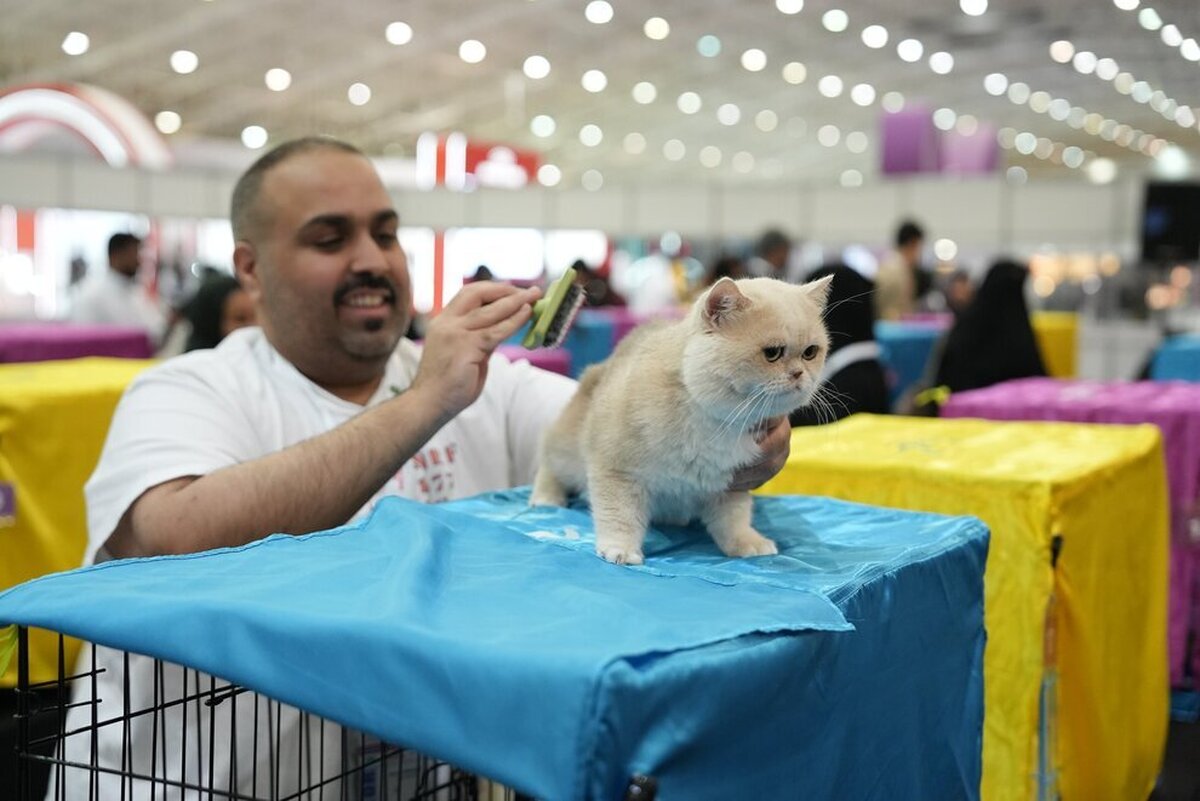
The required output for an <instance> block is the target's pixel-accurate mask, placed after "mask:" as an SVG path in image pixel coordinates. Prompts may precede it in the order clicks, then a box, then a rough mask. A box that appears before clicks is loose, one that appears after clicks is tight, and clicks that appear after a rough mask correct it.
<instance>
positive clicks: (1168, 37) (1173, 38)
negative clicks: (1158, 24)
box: [1159, 25, 1183, 47]
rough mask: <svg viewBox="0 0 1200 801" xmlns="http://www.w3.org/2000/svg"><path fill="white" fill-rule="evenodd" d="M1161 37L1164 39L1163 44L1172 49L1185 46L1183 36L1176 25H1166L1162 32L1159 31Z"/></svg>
mask: <svg viewBox="0 0 1200 801" xmlns="http://www.w3.org/2000/svg"><path fill="white" fill-rule="evenodd" d="M1159 36H1161V37H1162V40H1163V44H1165V45H1169V46H1170V47H1179V46H1180V45H1181V44H1183V34H1182V33H1180V32H1179V28H1177V27H1176V26H1174V25H1164V26H1163V28H1162V30H1161V31H1159Z"/></svg>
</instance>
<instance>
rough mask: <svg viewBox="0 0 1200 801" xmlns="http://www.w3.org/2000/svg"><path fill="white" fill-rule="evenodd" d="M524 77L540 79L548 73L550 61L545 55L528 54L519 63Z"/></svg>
mask: <svg viewBox="0 0 1200 801" xmlns="http://www.w3.org/2000/svg"><path fill="white" fill-rule="evenodd" d="M521 70H522V72H524V73H525V77H527V78H532V79H533V80H535V81H540V80H541V79H542V78H545V77H546V76H547V75H549V74H550V61H549V60H548V59H547V58H546V57H545V56H530V57H529V58H527V59H525V63H524V64H522V65H521Z"/></svg>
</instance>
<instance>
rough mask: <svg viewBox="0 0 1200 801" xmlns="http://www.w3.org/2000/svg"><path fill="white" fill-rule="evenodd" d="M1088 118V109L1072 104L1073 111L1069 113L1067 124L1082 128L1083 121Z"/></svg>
mask: <svg viewBox="0 0 1200 801" xmlns="http://www.w3.org/2000/svg"><path fill="white" fill-rule="evenodd" d="M1086 118H1087V109H1083V108H1080V107H1079V106H1071V113H1070V114H1068V115H1067V125H1070V126H1071V127H1072V128H1076V129H1079V128H1082V127H1083V121H1084V119H1086Z"/></svg>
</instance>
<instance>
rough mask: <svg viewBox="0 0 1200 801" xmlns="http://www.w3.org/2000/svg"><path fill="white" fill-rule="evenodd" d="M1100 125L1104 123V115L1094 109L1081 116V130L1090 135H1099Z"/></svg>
mask: <svg viewBox="0 0 1200 801" xmlns="http://www.w3.org/2000/svg"><path fill="white" fill-rule="evenodd" d="M1102 125H1104V117H1103V116H1101V115H1100V114H1097V113H1096V112H1094V111H1093V112H1092V113H1090V114H1088V115H1087V116H1086V117H1084V118H1083V130H1085V131H1087V132H1088V133H1090V134H1091V135H1092V136H1099V135H1100V126H1102Z"/></svg>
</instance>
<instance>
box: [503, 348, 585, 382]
mask: <svg viewBox="0 0 1200 801" xmlns="http://www.w3.org/2000/svg"><path fill="white" fill-rule="evenodd" d="M496 352H497V353H499V354H500V355H502V356H503V357H504V358H506V359H508V360H509V361H510V362H515V361H519V360H520V359H524V360H526V361H527V362H529V363H530V364H532V365H533V366H534V367H540V368H542V369H543V370H549V371H550V372H552V373H559V374H561V375H567V376H569V375H570V374H571V354H569V353H568V352H567V351H565V350H563V349H562V348H537V349H536V350H527V349H526V348H523V347H521V346H520V345H501V346H500V347H498V348H496Z"/></svg>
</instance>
